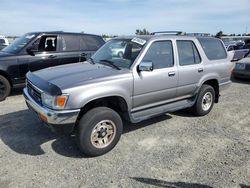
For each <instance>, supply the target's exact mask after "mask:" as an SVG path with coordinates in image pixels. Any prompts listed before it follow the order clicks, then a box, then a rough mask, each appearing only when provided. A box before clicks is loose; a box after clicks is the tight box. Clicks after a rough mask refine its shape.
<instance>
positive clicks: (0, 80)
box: [0, 75, 11, 101]
mask: <svg viewBox="0 0 250 188" xmlns="http://www.w3.org/2000/svg"><path fill="white" fill-rule="evenodd" d="M10 91H11V86H10V83H9V81H8V80H7V79H6V78H5V77H4V76H2V75H0V101H3V100H4V99H5V98H6V97H7V96H9V94H10Z"/></svg>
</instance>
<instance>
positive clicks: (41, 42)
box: [32, 36, 57, 52]
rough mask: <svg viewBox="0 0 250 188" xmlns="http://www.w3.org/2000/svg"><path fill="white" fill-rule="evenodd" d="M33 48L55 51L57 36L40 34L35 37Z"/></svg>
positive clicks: (40, 50)
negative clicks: (37, 37)
mask: <svg viewBox="0 0 250 188" xmlns="http://www.w3.org/2000/svg"><path fill="white" fill-rule="evenodd" d="M32 45H33V46H34V47H35V48H38V51H39V52H44V51H46V52H52V51H56V47H57V36H42V37H41V38H39V39H37V40H36V41H35V42H34V43H33V44H32Z"/></svg>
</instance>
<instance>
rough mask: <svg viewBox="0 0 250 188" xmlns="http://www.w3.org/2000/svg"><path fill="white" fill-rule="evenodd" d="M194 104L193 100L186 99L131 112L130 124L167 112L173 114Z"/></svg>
mask: <svg viewBox="0 0 250 188" xmlns="http://www.w3.org/2000/svg"><path fill="white" fill-rule="evenodd" d="M194 103H195V100H190V99H186V100H181V101H177V102H173V103H168V104H164V105H161V106H157V107H153V108H148V109H145V110H140V111H137V112H132V113H131V114H130V120H131V122H132V123H138V122H140V121H143V120H146V119H149V118H152V117H155V116H159V115H162V114H165V113H167V112H174V111H177V110H181V109H184V108H189V107H192V106H193V105H194Z"/></svg>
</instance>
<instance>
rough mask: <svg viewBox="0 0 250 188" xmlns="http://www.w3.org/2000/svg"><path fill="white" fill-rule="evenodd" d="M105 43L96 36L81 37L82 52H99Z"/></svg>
mask: <svg viewBox="0 0 250 188" xmlns="http://www.w3.org/2000/svg"><path fill="white" fill-rule="evenodd" d="M103 44H104V42H103V41H102V40H99V38H98V37H96V36H91V35H83V36H82V37H81V47H80V49H81V50H90V51H96V50H98V49H99V48H100V47H101V46H102V45H103Z"/></svg>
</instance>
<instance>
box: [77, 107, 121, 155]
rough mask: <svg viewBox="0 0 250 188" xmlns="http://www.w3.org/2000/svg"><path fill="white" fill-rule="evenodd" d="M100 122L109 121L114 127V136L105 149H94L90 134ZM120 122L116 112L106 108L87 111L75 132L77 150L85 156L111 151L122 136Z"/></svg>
mask: <svg viewBox="0 0 250 188" xmlns="http://www.w3.org/2000/svg"><path fill="white" fill-rule="evenodd" d="M102 120H111V121H113V122H114V124H115V126H116V135H115V137H114V139H113V141H112V143H110V144H109V145H108V146H107V147H105V148H96V147H94V146H93V145H92V143H91V133H92V130H93V128H94V127H95V125H96V124H97V123H99V122H100V121H102ZM122 129H123V125H122V120H121V118H120V116H119V114H118V113H117V112H115V111H114V110H112V109H110V108H107V107H96V108H94V109H91V110H90V111H88V112H87V113H86V114H85V115H83V117H82V118H81V120H80V122H79V124H78V126H77V132H76V139H77V144H78V147H79V149H80V150H81V151H82V152H83V153H84V154H85V155H86V156H91V157H94V156H99V155H103V154H105V153H107V152H108V151H110V150H112V149H113V148H114V147H115V145H116V144H117V143H118V141H119V139H120V137H121V134H122Z"/></svg>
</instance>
